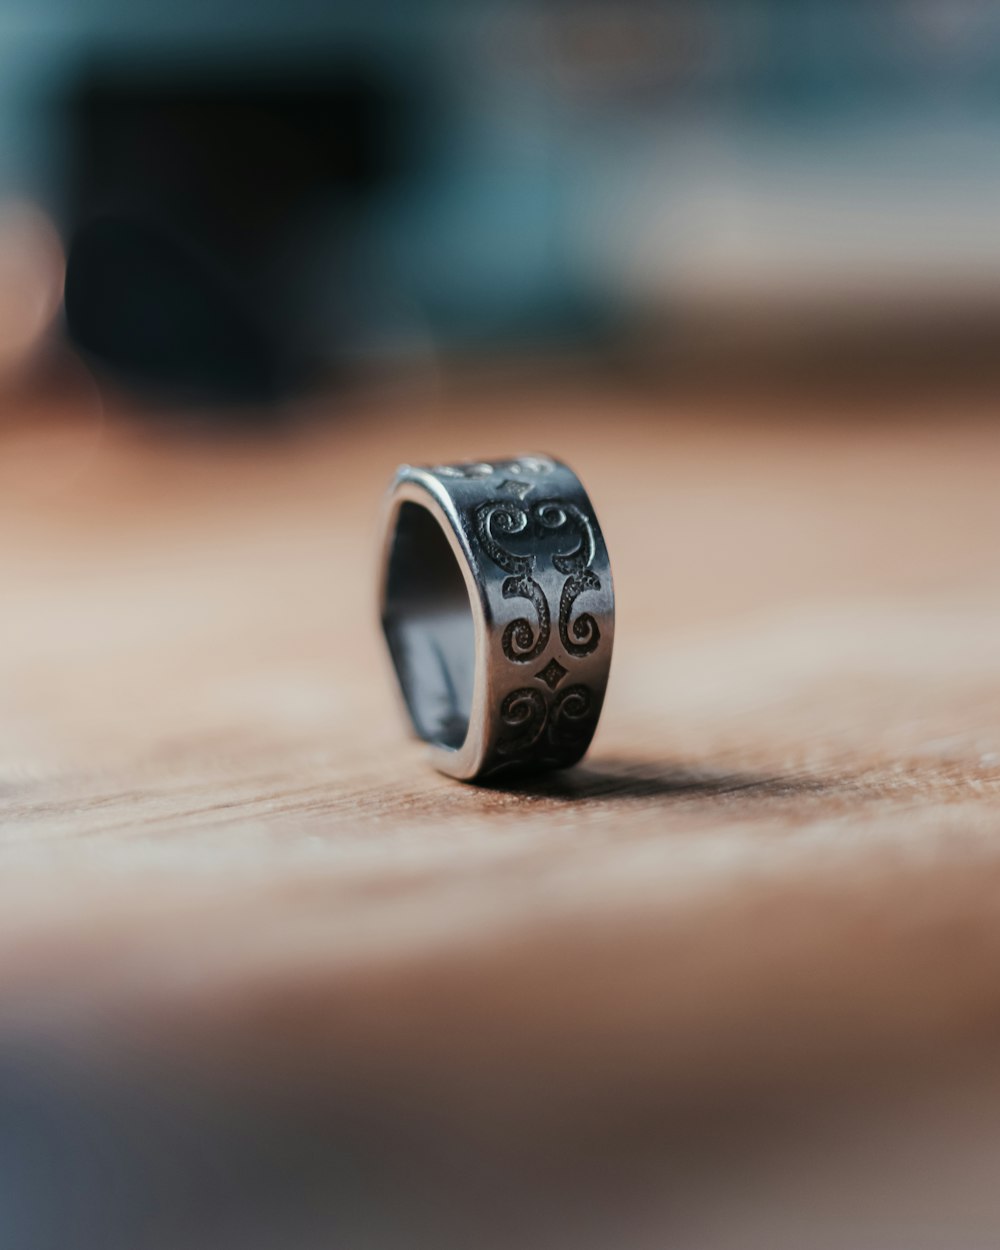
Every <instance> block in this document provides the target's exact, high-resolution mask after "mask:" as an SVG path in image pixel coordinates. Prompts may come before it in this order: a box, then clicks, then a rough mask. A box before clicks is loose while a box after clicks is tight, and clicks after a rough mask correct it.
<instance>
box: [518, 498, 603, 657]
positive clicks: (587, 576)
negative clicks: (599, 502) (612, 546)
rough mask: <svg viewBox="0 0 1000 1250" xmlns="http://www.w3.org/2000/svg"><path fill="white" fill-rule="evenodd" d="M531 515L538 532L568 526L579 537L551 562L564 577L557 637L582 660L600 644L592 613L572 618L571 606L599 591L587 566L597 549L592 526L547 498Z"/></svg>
mask: <svg viewBox="0 0 1000 1250" xmlns="http://www.w3.org/2000/svg"><path fill="white" fill-rule="evenodd" d="M534 512H535V517H536V519H537V523H538V526H539V528H540V529H555V530H561V529H563V528H565V527H567V526H568V527H570V529H571V530H572V531H573V532H575V533H576V534H577V535H578V536H579V540H580V541H579V544H578V545H577V546H576V547H575V548H574V549H573V550H572V551H570V552H566V553H561V554H558V555H554V556H553V557H552V563H553V564H554V565H555V567H556V568H557V569H558V570H559V572H560V573H565V574H566V581H565V582H564V583H563V588H562V593H561V594H560V596H559V638H560V641H561V642H562V645H563V646H564V647H565V648H566V650H567V651H568V652H569V654H570V655H572V656H575V657H576V658H577V659H582V658H583V657H584V656H586V655H590V654H591V652H592V651H594V650H596V648H597V645H598V643H599V642H600V641H601V631H600V629H599V627H598V624H597V621H596V620H595V618H594V617H593V616H592V615H591V613H589V612H581V613H580V615H579V616H578V617H576V618H575V619H574V618H573V605H574V604H575V603H576V601H577V599H579V597H580V596H581V595H582V594H583V592H584V591H585V590H600V589H601V579H600V578H599V577H598V576H597V574H596V573H595V572H594V570H593V569H592V568H591V567H590V566H591V564H592V563H593V561H594V555H595V552H596V549H597V544H596V541H595V539H594V527H593V525H592V524H591V521H590V518H589V517H588V516H587V514H586V513H585V512H583V511H581V509H580V508H578V507H577V506H576V505H575V504H569V503H559V502H557V501H556V500H550V499H547V500H544V501H542V502H540V503H537V504H536V505H535V509H534Z"/></svg>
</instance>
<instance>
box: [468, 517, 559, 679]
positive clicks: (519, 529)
mask: <svg viewBox="0 0 1000 1250" xmlns="http://www.w3.org/2000/svg"><path fill="white" fill-rule="evenodd" d="M528 521H529V518H528V512H527V509H526V508H525V507H524V506H523V505H522V504H521V503H520V502H518V501H516V500H513V499H503V500H491V501H489V502H488V503H484V504H480V505H479V507H478V508H477V509H476V534H477V535H478V537H479V541H480V543H482V546H483V549H484V550H485V551H486V553H487V555H488V556H489V557H490V559H491V560H492V561H493V563H494V564H496V565H497V566H498V567H499V568H501V569H503V571H504V572H505V573H507V574H508V576H507V577H506V578H505V580H504V583H503V585H502V586H501V588H500V590H501V594H502V595H503V597H504V598H505V599H527V600H528V602H529V603H530V604H531V606H532V607H533V608H534V610H535V616H536V618H537V622H538V623H537V626H534V625H532V623H531V621H529V620H528V618H527V617H524V616H522V617H518V618H517V620H514V621H511V622H510V624H509V625H508V626H507V628H506V629H505V630H504V632H503V637H502V638H501V640H500V645H501V646H502V647H503V653H504V655H505V656H506V657H507V659H508V660H511V661H513V662H514V663H515V664H527V663H529V662H530V661H531V660H534V659H537V657H538V656H540V655H541V654H542V652H543V651H544V650H545V648H546V647H547V646H548V645H549V635H550V634H551V632H552V624H551V620H550V616H549V602H548V600H547V599H546V597H545V594H544V592H543V590H542V588H541V586H540V585H539V584H538V582H537V581H535V579H534V577H533V576H532V573H533V572H534V568H535V557H534V556H533V555H517V554H515V553H514V552H512V551H510V550H508V548H507V547H505V546H504V545H503V544H502V543H501V542H500V541H499V539H498V537H497V536H498V535H505V536H506V535H513V534H521V533H523V532H524V531H525V530H526V529H527V528H528ZM536 631H537V632H536Z"/></svg>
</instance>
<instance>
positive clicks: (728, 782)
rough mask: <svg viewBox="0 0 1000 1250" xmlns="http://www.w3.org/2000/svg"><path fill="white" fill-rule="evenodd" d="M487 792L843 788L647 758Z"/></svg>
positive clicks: (637, 794)
mask: <svg viewBox="0 0 1000 1250" xmlns="http://www.w3.org/2000/svg"><path fill="white" fill-rule="evenodd" d="M487 784H488V788H489V789H492V790H498V791H502V792H503V793H506V794H519V795H523V796H524V797H525V798H536V799H549V800H556V801H562V802H566V803H573V802H583V801H586V802H602V801H604V802H622V801H625V802H648V801H650V800H655V799H664V800H669V799H682V798H720V799H723V798H727V797H729V796H731V795H741V796H744V797H749V798H756V799H781V798H794V797H796V796H802V795H814V796H815V795H822V794H829V793H831V792H832V791H834V790H839V789H841V788H842V781H841V780H840V779H839V778H837V777H809V776H773V775H770V774H767V773H760V774H754V773H741V772H727V771H724V770H720V771H713V770H712V769H710V768H691V767H684V766H682V765H676V764H658V763H656V762H654V761H650V760H631V759H622V758H619V759H606V760H601V761H600V762H599V763H596V764H580V765H577V766H576V767H574V768H569V769H566V770H565V771H563V772H553V773H539V774H535V775H534V776H528V777H519V778H505V779H498V780H496V781H492V782H489V783H487Z"/></svg>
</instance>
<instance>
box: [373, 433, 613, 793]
mask: <svg viewBox="0 0 1000 1250" xmlns="http://www.w3.org/2000/svg"><path fill="white" fill-rule="evenodd" d="M383 533H384V541H383V554H382V572H381V578H380V586H381V615H382V628H383V629H384V631H385V637H386V642H387V643H388V646H389V653H390V655H391V657H392V662H393V666H394V668H395V671H396V677H397V679H398V681H399V686H400V689H401V691H402V694H403V699H404V702H405V705H406V708H407V710H408V712H409V717H410V721H411V723H412V726H413V729H414V731H415V733H416V734H417V736H418V737H420V738H423V739H424V741H425V742H427V743H428V744H429V745H430V752H431V758H432V762H433V763H434V765H435V767H437V768H438V769H440V771H441V772H444V773H447V774H449V776H452V777H457V778H459V779H460V780H462V781H473V780H485V779H486V778H497V779H500V778H502V777H504V776H507V775H513V774H517V773H524V772H532V771H537V770H542V769H552V768H566V767H568V766H569V765H571V764H575V763H576V762H577V760H579V759H580V758H581V756H582V755H583V754H584V752H585V751H586V750H587V747H588V746H589V745H590V740H591V738H592V737H593V736H594V730H595V729H596V727H597V719H598V717H599V715H600V712H601V704H602V703H603V702H604V691H605V688H606V686H607V683H608V670H609V668H610V665H611V647H612V643H613V640H614V625H615V605H614V591H613V588H612V584H611V565H610V563H609V562H608V552H607V548H606V547H605V545H604V539H603V537H602V535H601V530H600V526H599V525H598V523H597V517H596V516H595V515H594V509H593V507H592V506H591V503H590V500H589V499H588V498H587V494H586V492H585V491H584V489H583V487H582V486H581V485H580V480H579V478H578V477H577V476H576V474H575V473H574V472H573V471H572V470H571V469H569V468H567V467H566V465H564V464H561V463H560V462H559V461H558V460H553V459H551V458H550V457H549V456H534V455H532V456H519V457H517V458H516V459H512V460H490V461H488V462H487V461H474V462H470V463H466V464H443V465H435V466H434V467H432V468H426V467H424V468H418V467H411V466H410V465H403V466H402V467H401V468H400V469H399V470H398V472H397V473H396V477H395V479H394V481H393V483H392V486H391V487H390V489H389V494H388V498H387V501H386V509H385V520H384V529H383Z"/></svg>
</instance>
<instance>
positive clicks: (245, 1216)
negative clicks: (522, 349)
mask: <svg viewBox="0 0 1000 1250" xmlns="http://www.w3.org/2000/svg"><path fill="white" fill-rule="evenodd" d="M340 407H341V409H342V410H341V411H340V412H339V414H338V415H337V416H336V417H335V419H331V420H329V421H327V422H325V423H318V422H317V423H315V424H307V425H306V426H305V427H304V428H303V429H301V430H300V431H299V432H298V433H297V434H296V435H294V436H293V437H289V438H286V439H283V440H279V441H275V440H267V439H263V438H262V439H260V440H252V441H249V442H240V443H236V442H231V441H230V442H225V441H218V442H206V441H204V440H197V439H184V438H181V437H176V436H173V437H166V436H163V435H156V434H142V435H140V434H139V433H138V432H137V431H136V429H135V428H134V427H128V426H126V425H123V424H122V423H121V422H120V421H117V420H112V419H109V418H103V417H102V416H101V414H100V411H99V409H98V408H97V406H96V405H86V404H81V406H80V410H79V411H78V412H75V411H72V410H71V411H68V412H64V413H63V414H62V415H61V419H60V420H59V421H58V422H57V423H55V424H50V423H48V422H46V421H43V420H42V419H41V416H40V415H39V414H33V412H32V411H29V412H27V413H26V414H21V419H19V420H17V421H11V420H8V422H7V425H6V427H4V428H3V429H2V430H0V461H2V462H0V534H2V540H0V585H2V586H3V611H2V613H0V643H2V645H0V691H2V700H0V865H2V868H0V1227H4V1228H6V1229H7V1230H8V1231H7V1234H6V1238H5V1239H4V1240H3V1242H2V1244H3V1245H4V1246H10V1247H12V1248H14V1250H21V1248H22V1247H28V1248H30V1250H35V1247H49V1246H53V1247H56V1246H58V1247H59V1248H60V1250H67V1248H68V1247H76V1246H85V1247H91V1246H93V1247H95V1248H96V1247H100V1248H101V1250H116V1248H117V1247H119V1246H121V1247H129V1248H130V1250H132V1248H135V1247H146V1246H150V1247H181V1246H184V1247H202V1246H204V1247H211V1248H212V1250H217V1248H218V1247H228V1246H230V1245H231V1246H234V1247H236V1246H239V1247H240V1248H241V1250H246V1248H247V1247H250V1248H255V1247H258V1246H260V1247H278V1246H281V1247H283V1248H284V1247H303V1248H306V1247H308V1248H310V1250H311V1248H312V1247H321V1246H322V1247H325V1246H345V1247H352V1248H353V1247H378V1248H388V1250H395V1247H403V1246H406V1247H411V1246H413V1247H424V1246H427V1247H434V1248H435V1250H438V1248H441V1247H444V1248H448V1247H452V1246H454V1247H462V1248H463V1250H472V1248H473V1247H475V1248H479V1247H486V1248H488V1250H492V1248H493V1247H508V1246H509V1247H514V1246H516V1247H518V1248H519V1250H526V1248H530V1247H543V1248H545V1250H549V1248H552V1250H562V1248H563V1247H567V1248H569V1247H584V1250H586V1248H587V1247H591V1246H592V1247H602V1248H603V1247H608V1248H609V1250H610V1248H614V1250H632V1248H633V1247H636V1248H640V1247H641V1248H643V1250H645V1248H647V1247H648V1248H652V1247H665V1246H671V1247H672V1246H676V1247H678V1248H679V1250H729V1248H730V1247H731V1248H732V1250H737V1248H739V1250H748V1248H754V1247H760V1248H761V1250H764V1248H765V1247H766V1248H767V1250H776V1248H781V1247H786V1246H787V1247H789V1250H791V1248H792V1247H794V1248H796V1250H803V1248H810V1247H823V1248H826V1247H829V1248H830V1250H834V1248H835V1247H836V1248H837V1250H881V1248H882V1247H885V1248H889V1247H892V1248H897V1247H898V1248H899V1250H903V1248H905V1250H913V1247H918V1246H925V1245H927V1246H941V1247H947V1248H948V1250H962V1248H965V1247H968V1248H969V1250H980V1248H985V1247H987V1246H995V1245H996V1244H997V1243H998V1241H1000V1188H998V1186H997V1184H996V1180H997V1176H998V1175H1000V1170H998V1169H1000V1049H998V1043H1000V559H998V542H997V539H998V535H1000V491H998V489H997V472H998V464H1000V422H997V420H996V418H995V412H994V411H993V405H987V404H979V403H975V402H972V401H968V400H966V401H963V402H962V403H958V402H957V401H956V402H955V403H954V404H953V405H949V404H948V403H947V402H945V401H940V402H938V403H936V404H934V403H931V402H929V401H928V402H924V403H921V404H919V405H918V404H917V403H913V404H911V405H909V406H907V405H905V404H900V405H897V406H896V409H895V410H894V412H893V413H892V415H891V416H888V415H885V414H884V413H881V412H880V411H879V409H878V406H877V405H876V406H871V405H869V407H868V408H867V409H865V410H864V411H854V410H847V409H846V408H845V409H843V410H840V411H837V412H824V411H817V410H816V405H803V406H802V407H801V409H800V408H798V407H797V406H796V404H795V403H790V402H789V403H785V404H784V405H783V406H782V407H781V409H780V413H779V415H776V416H768V415H767V414H765V413H762V412H761V411H760V410H755V411H753V412H750V411H747V410H745V409H744V408H743V407H741V405H739V404H737V403H734V402H733V401H732V400H731V399H730V400H722V399H719V400H716V401H709V400H706V399H702V400H699V401H695V400H691V399H689V400H684V399H682V398H674V399H672V400H670V399H664V398H658V397H655V396H649V395H645V396H643V395H637V394H635V393H630V392H628V391H627V390H626V389H625V388H618V389H616V388H614V387H611V386H608V385H595V386H583V385H572V384H562V385H548V386H541V385H539V386H536V387H534V388H530V387H519V386H514V385H513V384H511V383H509V382H504V381H503V380H502V379H500V380H494V381H493V382H491V383H490V384H489V385H487V384H486V382H485V381H484V382H483V383H481V384H479V385H478V386H476V385H471V384H470V385H466V386H464V387H461V388H459V387H454V388H451V389H450V390H444V391H442V392H441V393H439V394H435V395H434V396H430V395H426V396H423V397H421V398H415V397H414V396H413V395H408V394H401V395H392V394H387V395H383V396H382V397H380V398H373V397H369V398H367V399H364V400H361V399H359V400H356V401H352V402H351V403H350V404H343V403H342V404H341V405H340ZM36 417H37V419H36ZM531 449H539V450H551V451H554V452H557V453H558V454H560V455H562V456H564V457H565V458H566V459H568V460H570V461H571V463H573V465H574V467H576V468H577V469H578V471H579V472H580V475H581V477H582V478H583V479H584V481H585V482H586V484H587V485H588V488H589V490H590V493H591V496H592V498H593V499H594V501H595V504H596V506H597V508H598V511H599V514H600V516H601V518H602V522H603V524H604V527H605V532H606V536H607V541H608V546H609V549H610V551H611V555H612V560H613V563H614V568H615V579H616V589H617V597H618V629H617V642H616V653H615V661H614V666H613V671H612V680H611V686H610V689H609V695H608V700H607V703H606V707H605V716H604V719H603V721H602V725H601V728H600V730H599V733H598V736H597V740H596V742H595V745H594V747H593V749H592V752H591V754H590V755H589V756H588V758H587V760H586V761H585V763H584V765H583V766H581V767H579V768H578V769H576V770H573V771H572V772H570V773H567V774H564V775H561V776H559V777H558V778H557V779H555V780H552V781H548V782H544V783H537V784H535V785H532V786H530V787H528V788H525V789H522V790H486V789H477V788H473V787H468V786H462V785H459V784H456V783H453V782H451V781H448V780H446V779H444V778H441V777H438V776H436V775H435V774H433V773H431V772H430V771H429V770H428V769H427V768H426V766H425V763H424V760H423V757H422V752H421V750H420V748H419V745H417V744H414V743H412V742H410V741H409V740H408V739H407V738H406V737H405V735H404V733H403V730H402V723H401V720H400V717H399V713H398V707H397V704H396V701H395V695H394V692H393V689H392V687H391V684H390V681H389V675H388V670H387V664H386V661H385V658H384V656H383V653H382V643H381V639H380V637H379V635H378V632H377V628H376V625H375V621H374V585H373V581H374V556H375V551H376V548H377V538H376V534H375V523H376V517H377V514H378V508H379V503H380V497H381V494H382V491H383V488H384V486H385V484H386V482H387V480H388V478H389V476H390V474H391V472H392V470H393V469H394V467H395V465H396V463H397V462H399V461H402V460H412V461H423V460H428V459H430V460H436V459H442V458H458V457H461V456H462V455H463V454H470V455H473V456H481V455H490V454H494V453H496V454H501V453H503V452H505V451H509V450H514V451H520V450H531Z"/></svg>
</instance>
